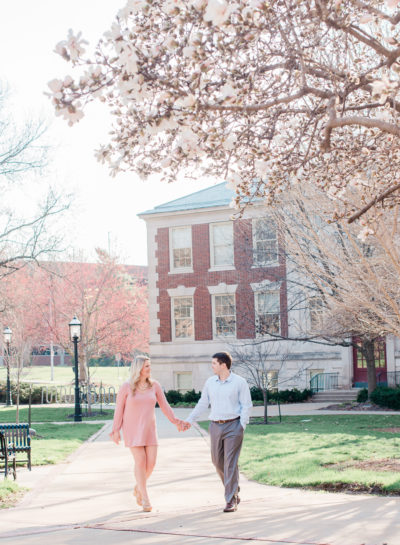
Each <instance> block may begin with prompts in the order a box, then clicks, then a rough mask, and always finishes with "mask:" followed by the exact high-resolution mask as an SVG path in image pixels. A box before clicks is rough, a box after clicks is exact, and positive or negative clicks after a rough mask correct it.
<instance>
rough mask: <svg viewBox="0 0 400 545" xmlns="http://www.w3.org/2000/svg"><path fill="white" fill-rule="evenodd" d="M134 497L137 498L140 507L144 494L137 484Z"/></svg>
mask: <svg viewBox="0 0 400 545" xmlns="http://www.w3.org/2000/svg"><path fill="white" fill-rule="evenodd" d="M133 495H134V496H135V498H136V503H137V504H138V505H142V494H141V493H140V490H139V488H138V485H137V484H135V488H134V489H133Z"/></svg>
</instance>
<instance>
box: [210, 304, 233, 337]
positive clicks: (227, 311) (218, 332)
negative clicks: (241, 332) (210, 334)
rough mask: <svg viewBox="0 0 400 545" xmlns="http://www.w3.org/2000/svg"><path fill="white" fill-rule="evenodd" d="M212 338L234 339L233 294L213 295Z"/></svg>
mask: <svg viewBox="0 0 400 545" xmlns="http://www.w3.org/2000/svg"><path fill="white" fill-rule="evenodd" d="M213 307H214V308H213V310H214V336H215V337H234V336H235V335H236V305H235V294H233V293H232V294H228V295H214V296H213Z"/></svg>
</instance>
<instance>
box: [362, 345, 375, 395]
mask: <svg viewBox="0 0 400 545" xmlns="http://www.w3.org/2000/svg"><path fill="white" fill-rule="evenodd" d="M362 350H363V352H364V357H365V360H366V362H367V379H368V397H370V395H371V394H372V392H373V391H374V390H375V388H376V370H375V343H374V341H373V340H365V341H363V343H362Z"/></svg>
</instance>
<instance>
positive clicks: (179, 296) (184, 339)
mask: <svg viewBox="0 0 400 545" xmlns="http://www.w3.org/2000/svg"><path fill="white" fill-rule="evenodd" d="M168 291H175V290H168ZM176 299H191V300H192V316H191V318H192V330H193V334H192V335H191V336H190V337H176V335H175V301H176ZM171 330H172V340H173V341H176V342H187V341H193V340H194V337H195V332H194V300H193V295H190V294H181V293H180V294H177V295H172V296H171Z"/></svg>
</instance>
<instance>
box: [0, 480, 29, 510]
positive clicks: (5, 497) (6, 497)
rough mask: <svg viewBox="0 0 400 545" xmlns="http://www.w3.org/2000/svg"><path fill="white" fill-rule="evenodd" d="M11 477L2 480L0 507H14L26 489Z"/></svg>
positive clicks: (0, 483)
mask: <svg viewBox="0 0 400 545" xmlns="http://www.w3.org/2000/svg"><path fill="white" fill-rule="evenodd" d="M11 479H12V477H11ZM11 479H4V480H3V481H0V509H5V508H7V507H12V506H13V505H14V504H15V503H16V502H17V501H18V499H19V497H20V496H21V495H22V493H23V492H24V490H25V489H24V488H21V487H19V486H18V484H17V483H16V482H15V481H13V480H11Z"/></svg>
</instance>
